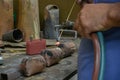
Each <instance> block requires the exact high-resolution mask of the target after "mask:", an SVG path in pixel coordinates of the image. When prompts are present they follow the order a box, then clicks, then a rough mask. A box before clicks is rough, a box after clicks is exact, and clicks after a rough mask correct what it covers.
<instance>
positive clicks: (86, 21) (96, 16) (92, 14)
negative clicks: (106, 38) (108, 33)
mask: <svg viewBox="0 0 120 80" xmlns="http://www.w3.org/2000/svg"><path fill="white" fill-rule="evenodd" d="M110 8H111V4H102V3H101V4H85V5H84V6H83V8H82V10H81V11H80V12H79V14H78V16H77V19H76V22H75V25H74V29H75V30H77V31H78V33H79V34H80V35H81V36H82V37H87V38H91V36H90V34H91V33H92V32H96V31H104V30H107V29H110V28H111V27H112V21H111V19H110V17H109V11H110Z"/></svg>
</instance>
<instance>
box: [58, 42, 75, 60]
mask: <svg viewBox="0 0 120 80" xmlns="http://www.w3.org/2000/svg"><path fill="white" fill-rule="evenodd" d="M58 47H60V48H61V49H62V51H63V52H64V53H63V58H64V57H68V56H70V55H72V54H73V53H74V52H75V51H76V45H75V43H74V42H72V41H66V42H63V43H61V44H60V45H59V46H58Z"/></svg>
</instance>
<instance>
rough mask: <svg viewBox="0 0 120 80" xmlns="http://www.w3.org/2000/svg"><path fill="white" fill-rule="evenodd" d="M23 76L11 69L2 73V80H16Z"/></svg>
mask: <svg viewBox="0 0 120 80" xmlns="http://www.w3.org/2000/svg"><path fill="white" fill-rule="evenodd" d="M20 76H21V74H20V72H19V70H17V69H15V68H10V69H8V70H5V71H4V72H2V73H1V80H16V79H17V78H19V77H20Z"/></svg>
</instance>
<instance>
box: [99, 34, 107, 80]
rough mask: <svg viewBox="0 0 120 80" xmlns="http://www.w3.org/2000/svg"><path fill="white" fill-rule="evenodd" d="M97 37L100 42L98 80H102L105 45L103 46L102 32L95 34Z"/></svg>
mask: <svg viewBox="0 0 120 80" xmlns="http://www.w3.org/2000/svg"><path fill="white" fill-rule="evenodd" d="M97 36H98V39H99V42H100V53H101V54H100V72H99V77H98V80H103V78H104V69H105V45H104V37H103V34H102V32H97Z"/></svg>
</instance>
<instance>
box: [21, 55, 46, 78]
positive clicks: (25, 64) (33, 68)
mask: <svg viewBox="0 0 120 80" xmlns="http://www.w3.org/2000/svg"><path fill="white" fill-rule="evenodd" d="M45 67H46V61H45V59H44V57H43V56H40V55H39V56H34V57H28V58H24V59H23V60H22V62H21V64H20V71H21V73H22V74H23V75H24V76H31V75H34V74H36V73H40V72H42V71H43V70H44V68H45Z"/></svg>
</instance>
